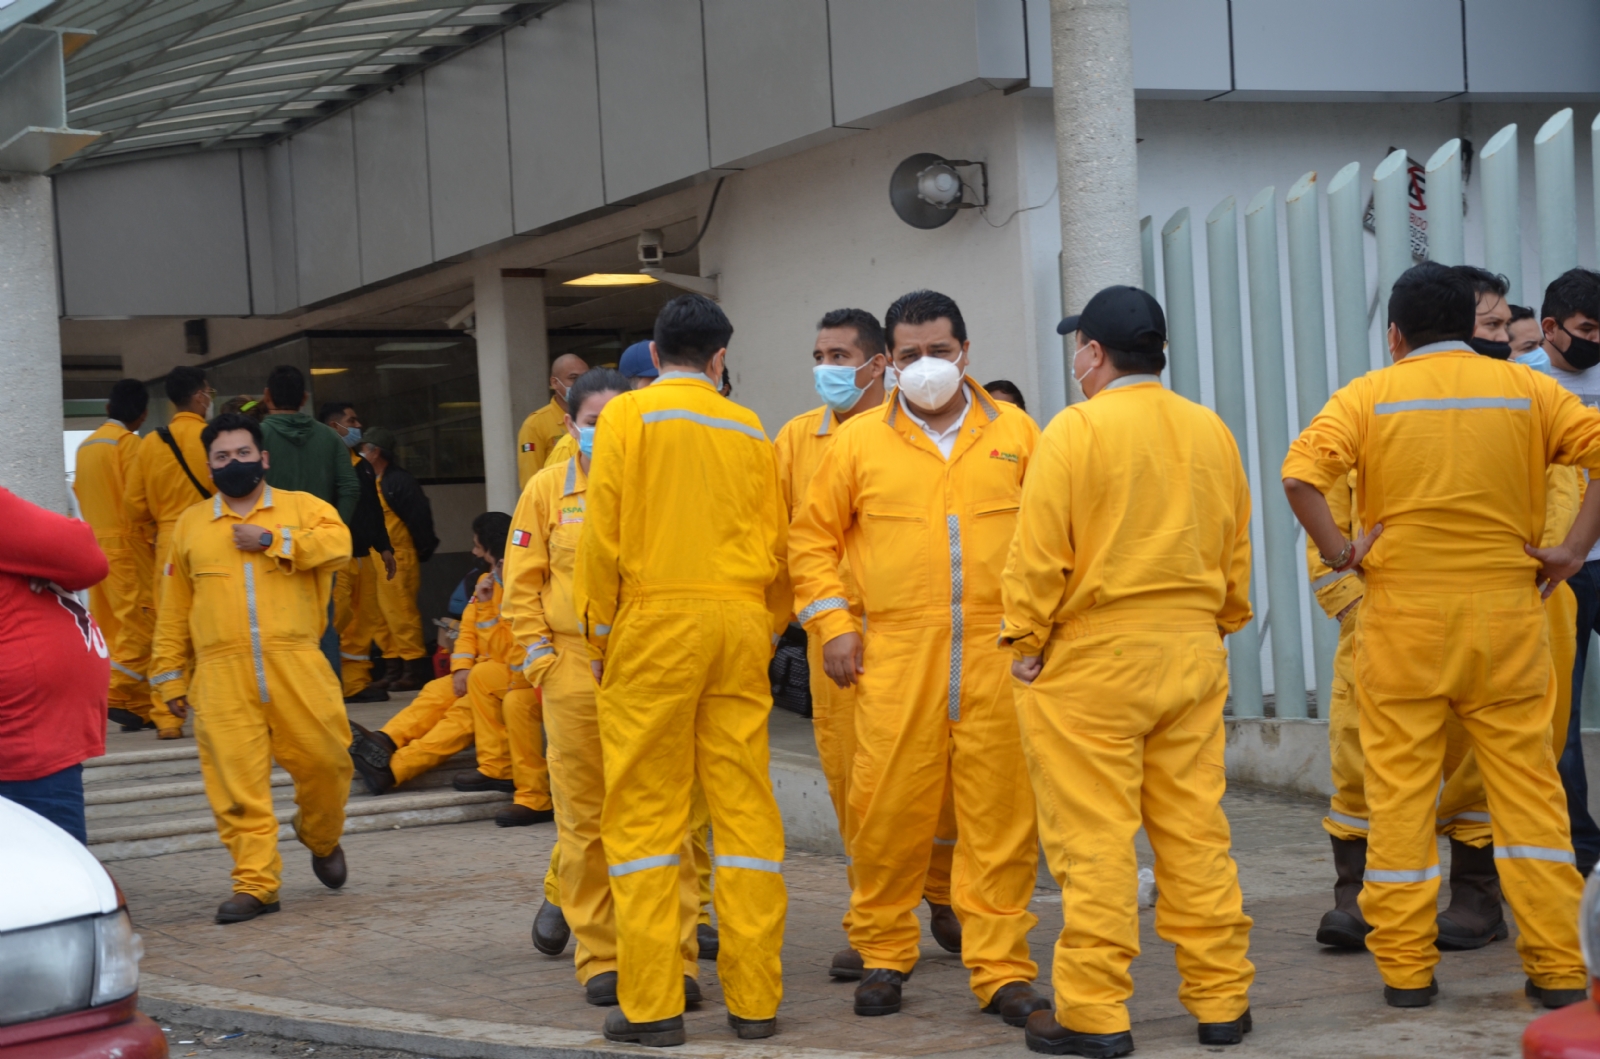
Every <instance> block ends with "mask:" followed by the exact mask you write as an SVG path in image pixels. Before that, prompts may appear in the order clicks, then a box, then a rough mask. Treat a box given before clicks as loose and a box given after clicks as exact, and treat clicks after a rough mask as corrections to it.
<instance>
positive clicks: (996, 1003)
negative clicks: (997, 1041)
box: [983, 982, 1050, 1026]
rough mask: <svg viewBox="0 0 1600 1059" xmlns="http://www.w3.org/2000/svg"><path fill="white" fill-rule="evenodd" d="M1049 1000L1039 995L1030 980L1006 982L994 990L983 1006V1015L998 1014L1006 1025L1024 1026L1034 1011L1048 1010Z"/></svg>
mask: <svg viewBox="0 0 1600 1059" xmlns="http://www.w3.org/2000/svg"><path fill="white" fill-rule="evenodd" d="M1049 1010H1050V1001H1048V1000H1046V999H1045V998H1044V997H1042V996H1040V995H1039V993H1038V991H1037V990H1035V989H1034V988H1033V983H1032V982H1007V983H1006V984H1005V985H1003V986H1001V987H1000V988H999V989H996V990H995V991H994V996H992V997H990V998H989V1003H988V1004H986V1005H985V1006H984V1008H983V1013H984V1014H985V1015H999V1016H1000V1018H1001V1020H1002V1021H1004V1022H1005V1024H1006V1025H1007V1026H1026V1025H1027V1024H1028V1016H1029V1015H1032V1014H1033V1013H1034V1012H1035V1011H1049Z"/></svg>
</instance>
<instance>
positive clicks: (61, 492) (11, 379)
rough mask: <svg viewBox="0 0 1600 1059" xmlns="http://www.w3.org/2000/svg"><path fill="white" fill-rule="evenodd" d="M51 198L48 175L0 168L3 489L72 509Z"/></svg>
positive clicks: (0, 473)
mask: <svg viewBox="0 0 1600 1059" xmlns="http://www.w3.org/2000/svg"><path fill="white" fill-rule="evenodd" d="M51 195H52V189H51V185H50V178H49V177H47V176H38V175H35V174H32V173H0V320H4V321H5V326H3V327H0V374H3V375H4V377H5V385H4V386H0V423H3V424H5V444H4V445H0V486H4V487H5V488H7V489H9V490H11V491H12V492H13V493H16V494H17V495H18V496H20V497H22V498H23V499H25V500H30V501H32V502H33V503H35V504H38V505H40V506H41V507H47V508H49V509H50V510H52V511H59V512H61V513H62V514H66V512H67V482H66V473H65V470H64V467H63V465H62V460H61V415H62V413H61V408H62V405H61V322H60V319H59V318H58V313H59V312H60V308H59V306H60V302H59V301H58V299H57V295H56V231H55V212H54V208H53V206H52V204H51Z"/></svg>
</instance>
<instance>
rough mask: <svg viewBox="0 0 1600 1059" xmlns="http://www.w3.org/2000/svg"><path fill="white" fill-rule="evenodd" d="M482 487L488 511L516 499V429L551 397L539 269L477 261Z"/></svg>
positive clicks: (509, 505)
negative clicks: (498, 266) (484, 263)
mask: <svg viewBox="0 0 1600 1059" xmlns="http://www.w3.org/2000/svg"><path fill="white" fill-rule="evenodd" d="M473 299H474V302H475V305H476V308H475V314H476V318H477V342H478V401H479V412H480V414H481V415H482V419H483V476H484V492H485V495H486V498H487V501H488V504H489V510H491V511H504V512H507V513H508V514H509V513H510V512H511V511H512V510H513V509H514V508H515V507H516V504H517V430H518V428H520V427H521V426H522V421H523V420H524V419H526V418H527V417H528V415H529V414H530V413H532V412H533V411H535V410H536V409H538V408H539V407H540V406H541V405H543V404H544V403H545V402H546V401H548V400H549V399H550V388H549V379H550V344H549V339H548V338H547V336H546V334H545V319H544V273H543V272H542V271H541V270H539V269H500V268H496V267H492V266H490V265H480V266H479V268H478V271H477V273H476V274H475V275H474V277H473Z"/></svg>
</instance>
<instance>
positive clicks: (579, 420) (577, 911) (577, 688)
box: [505, 368, 700, 1006]
mask: <svg viewBox="0 0 1600 1059" xmlns="http://www.w3.org/2000/svg"><path fill="white" fill-rule="evenodd" d="M628 388H629V387H628V380H627V379H625V378H623V376H622V375H621V374H620V373H619V372H617V371H615V370H614V369H610V368H595V369H594V370H592V371H589V372H585V373H584V374H583V375H581V376H579V377H578V379H577V381H576V382H574V383H573V384H572V387H571V388H570V389H569V390H568V391H567V407H568V408H569V409H570V410H571V414H570V415H569V416H568V418H567V421H568V422H569V423H570V424H572V428H573V429H574V430H576V431H577V432H578V433H579V436H580V439H581V440H580V441H579V442H578V445H579V447H578V450H577V455H576V456H575V457H574V458H572V459H570V460H568V461H567V463H566V464H565V466H551V467H546V468H545V469H544V470H542V471H540V472H539V473H538V474H536V475H534V476H533V477H532V478H531V479H529V480H528V485H527V487H526V488H524V489H523V491H522V498H521V500H519V501H518V503H517V510H516V513H515V514H514V515H512V518H511V538H510V546H509V547H508V548H507V549H506V566H505V582H506V590H505V614H506V615H507V616H508V617H509V619H510V621H511V628H512V632H513V633H514V634H515V636H516V640H517V644H518V646H519V648H520V649H521V650H522V652H523V657H524V659H525V661H524V663H523V669H522V672H523V675H524V676H525V678H526V679H527V680H528V682H529V683H530V684H532V685H533V686H534V687H535V688H538V689H539V690H540V691H541V692H542V693H543V695H544V709H543V719H544V726H545V731H546V732H547V733H548V735H549V745H548V747H547V748H546V753H547V755H548V757H549V761H550V782H551V787H552V794H553V796H554V798H555V809H556V830H557V835H558V845H557V848H556V850H555V851H553V853H552V855H551V870H550V872H549V874H548V875H547V878H546V886H545V894H546V904H545V906H544V907H542V908H541V909H540V910H539V919H540V920H545V921H546V922H545V923H544V924H543V928H544V929H543V933H544V936H545V937H547V938H549V939H551V940H552V941H553V940H554V939H555V938H557V937H559V940H560V942H561V944H560V946H559V947H557V946H554V945H544V946H540V951H543V952H546V953H548V954H550V955H560V953H561V952H562V950H563V949H564V948H565V946H566V938H567V931H568V930H570V932H571V934H573V935H576V936H577V939H578V947H577V953H576V955H575V957H574V964H575V967H576V971H577V978H578V981H579V982H581V983H583V986H584V997H585V999H586V1000H588V1002H589V1003H591V1004H596V1005H601V1006H609V1005H612V1004H615V1003H617V979H618V974H617V927H616V914H615V909H614V906H613V905H612V900H611V879H610V877H609V875H608V874H607V865H606V854H605V847H604V846H603V845H602V844H601V841H600V820H601V807H602V804H603V802H604V800H605V791H606V786H605V770H604V765H603V763H602V761H601V753H600V726H599V719H598V715H597V713H596V702H595V683H594V675H593V673H591V672H590V669H589V652H588V649H587V647H586V646H585V645H584V642H583V637H582V635H581V634H580V633H579V631H578V614H577V611H576V610H574V609H573V603H572V579H573V574H574V568H575V565H576V558H577V553H578V538H579V536H580V534H581V533H582V531H583V521H584V499H585V497H586V495H587V493H588V484H589V473H588V466H589V460H590V456H591V454H592V453H593V451H594V434H595V423H596V421H597V420H598V419H599V416H600V410H601V409H602V408H604V407H605V405H606V402H608V401H610V400H611V398H613V397H615V396H616V395H617V394H619V393H626V392H627V391H628ZM515 712H516V703H515V702H514V700H513V699H512V697H511V696H507V698H506V722H507V724H508V725H511V724H512V723H513V722H512V718H513V716H514V713H515ZM692 846H693V843H692V842H691V841H685V843H684V848H683V849H682V850H680V853H679V856H680V861H679V864H678V890H679V909H678V914H679V922H680V925H681V927H682V951H683V962H684V974H685V982H684V989H685V992H686V996H685V1002H686V1003H694V1002H698V1000H699V999H700V997H699V985H698V983H697V982H696V981H695V975H696V974H698V970H699V968H698V963H697V960H698V957H699V942H698V939H697V937H696V931H695V927H696V919H697V916H696V912H697V911H698V903H699V878H698V872H697V870H696V867H697V865H696V858H695V856H694V854H693V850H692ZM552 878H554V881H555V884H556V885H555V886H554V887H552V886H551V879H552ZM552 891H553V892H552ZM552 897H553V898H554V899H553V900H552V899H551V898H552ZM552 908H553V909H554V910H555V911H554V912H553V913H552V912H550V911H549V910H550V909H552ZM552 916H557V917H559V916H564V919H563V920H562V923H561V926H560V927H559V928H557V927H556V924H555V922H554V920H553V919H552ZM540 939H541V924H540V923H539V922H538V921H536V922H535V925H534V940H535V945H536V946H537V945H539V942H540ZM551 948H554V950H555V951H554V952H553V953H552V952H550V949H551Z"/></svg>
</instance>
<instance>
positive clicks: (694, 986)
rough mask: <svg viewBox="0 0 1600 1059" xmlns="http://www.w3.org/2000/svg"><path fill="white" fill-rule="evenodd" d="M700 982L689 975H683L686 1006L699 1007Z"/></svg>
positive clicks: (684, 1002) (700, 998)
mask: <svg viewBox="0 0 1600 1059" xmlns="http://www.w3.org/2000/svg"><path fill="white" fill-rule="evenodd" d="M702 999H703V998H702V997H701V996H700V983H699V982H696V981H695V980H694V979H693V978H690V977H689V976H688V975H684V976H683V1004H684V1007H691V1008H697V1007H699V1006H700V1001H701V1000H702Z"/></svg>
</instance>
